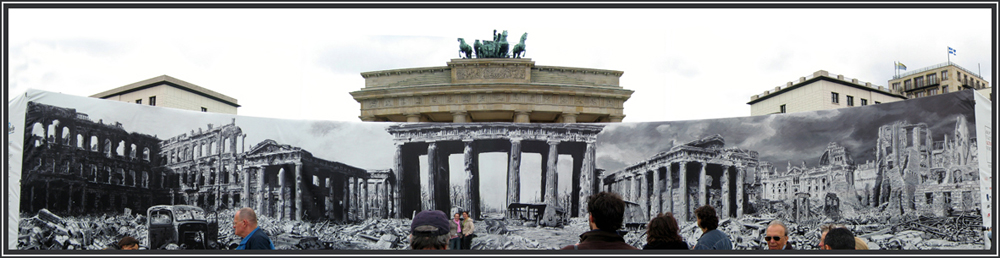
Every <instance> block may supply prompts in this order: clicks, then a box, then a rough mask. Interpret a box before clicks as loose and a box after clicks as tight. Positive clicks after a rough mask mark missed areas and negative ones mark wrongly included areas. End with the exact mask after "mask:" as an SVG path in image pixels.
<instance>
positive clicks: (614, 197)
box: [562, 192, 638, 250]
mask: <svg viewBox="0 0 1000 258" xmlns="http://www.w3.org/2000/svg"><path fill="white" fill-rule="evenodd" d="M587 213H588V214H589V215H588V216H587V217H588V219H589V221H590V229H591V230H590V231H587V232H585V233H583V234H581V235H580V243H578V244H573V245H567V246H565V247H563V248H562V250H572V249H632V250H636V249H638V248H635V247H634V246H631V245H629V244H628V243H625V238H623V237H622V236H621V235H620V234H618V229H619V228H621V226H622V220H623V219H624V217H625V201H623V200H622V197H621V196H618V194H615V193H609V192H600V193H597V194H595V195H591V196H590V197H589V198H588V199H587Z"/></svg>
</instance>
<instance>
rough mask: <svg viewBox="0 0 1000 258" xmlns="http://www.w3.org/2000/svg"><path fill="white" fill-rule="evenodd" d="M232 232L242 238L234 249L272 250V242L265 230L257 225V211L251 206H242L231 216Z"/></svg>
mask: <svg viewBox="0 0 1000 258" xmlns="http://www.w3.org/2000/svg"><path fill="white" fill-rule="evenodd" d="M233 233H234V234H236V235H237V236H240V237H242V238H243V241H240V245H239V246H237V247H236V250H249V249H265V250H274V243H271V238H269V237H268V236H267V232H264V230H262V229H260V227H258V226H257V213H254V211H253V209H251V208H246V207H245V208H242V209H240V210H238V211H236V215H234V216H233Z"/></svg>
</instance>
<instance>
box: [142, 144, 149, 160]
mask: <svg viewBox="0 0 1000 258" xmlns="http://www.w3.org/2000/svg"><path fill="white" fill-rule="evenodd" d="M142 159H143V160H145V161H149V148H148V147H146V148H142Z"/></svg>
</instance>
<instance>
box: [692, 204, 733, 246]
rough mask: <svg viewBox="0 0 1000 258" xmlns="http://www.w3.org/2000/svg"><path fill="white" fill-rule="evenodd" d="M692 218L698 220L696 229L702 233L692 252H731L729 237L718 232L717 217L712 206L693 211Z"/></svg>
mask: <svg viewBox="0 0 1000 258" xmlns="http://www.w3.org/2000/svg"><path fill="white" fill-rule="evenodd" d="M694 216H695V218H696V219H698V227H699V228H701V232H702V234H701V238H698V243H697V244H695V246H694V250H733V243H732V242H731V241H729V235H726V233H723V232H722V231H721V230H718V227H719V217H718V216H716V214H715V209H714V208H712V206H708V205H705V206H701V207H698V208H697V209H694Z"/></svg>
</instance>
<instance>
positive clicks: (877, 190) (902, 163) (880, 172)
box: [761, 115, 980, 218]
mask: <svg viewBox="0 0 1000 258" xmlns="http://www.w3.org/2000/svg"><path fill="white" fill-rule="evenodd" d="M955 120H956V122H955V129H954V131H953V132H952V133H946V134H944V135H943V136H942V138H943V140H941V141H933V140H932V139H933V137H932V136H933V132H931V131H930V130H929V129H928V127H927V125H926V124H923V123H919V124H909V123H906V122H895V123H892V124H888V125H883V126H881V127H879V129H878V139H877V142H876V144H875V145H876V147H875V157H874V160H868V161H865V162H864V163H860V164H856V163H855V162H854V160H853V158H852V155H851V154H850V152H849V151H848V150H847V149H846V148H844V147H842V146H840V145H839V144H837V143H836V142H830V143H829V144H828V145H827V148H826V150H825V151H824V152H823V154H822V156H821V157H820V164H819V166H817V167H808V166H807V165H806V164H805V162H803V163H802V165H801V166H793V165H792V164H791V163H789V164H788V167H787V169H786V171H784V172H778V171H776V170H765V171H766V172H765V173H762V175H761V183H762V186H763V192H764V194H763V196H762V198H764V199H765V201H776V200H793V199H795V200H796V201H795V204H798V203H799V201H798V199H801V198H808V199H809V200H808V201H809V202H808V203H811V204H812V205H823V206H824V207H823V213H824V215H825V216H828V217H839V216H841V215H842V214H841V212H843V211H849V210H851V208H852V207H872V208H879V209H880V210H885V211H888V212H889V213H890V214H896V215H902V214H917V213H919V214H921V215H927V216H950V215H953V214H956V213H962V212H970V211H975V210H976V209H977V208H978V207H979V202H980V200H979V196H978V189H979V184H978V182H977V181H976V180H977V179H978V175H977V168H976V167H975V165H976V164H977V160H976V156H975V154H974V153H975V150H974V149H973V147H972V146H974V144H973V143H974V141H975V139H974V137H970V136H969V135H970V134H969V129H968V122H967V121H966V119H965V117H964V116H961V115H960V116H957V117H956V118H955ZM800 193H807V194H806V195H802V194H800ZM834 206H835V207H834ZM793 213H794V214H793V215H796V214H798V213H797V212H794V211H793ZM803 216H805V218H808V217H809V216H810V215H809V214H807V213H804V215H803ZM796 218H799V216H796Z"/></svg>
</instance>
